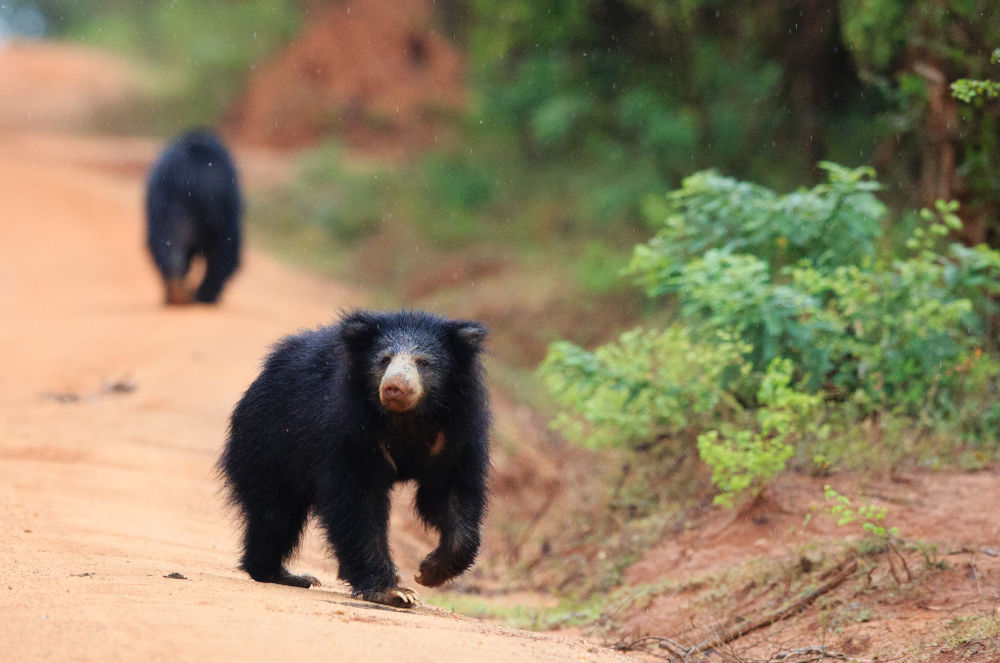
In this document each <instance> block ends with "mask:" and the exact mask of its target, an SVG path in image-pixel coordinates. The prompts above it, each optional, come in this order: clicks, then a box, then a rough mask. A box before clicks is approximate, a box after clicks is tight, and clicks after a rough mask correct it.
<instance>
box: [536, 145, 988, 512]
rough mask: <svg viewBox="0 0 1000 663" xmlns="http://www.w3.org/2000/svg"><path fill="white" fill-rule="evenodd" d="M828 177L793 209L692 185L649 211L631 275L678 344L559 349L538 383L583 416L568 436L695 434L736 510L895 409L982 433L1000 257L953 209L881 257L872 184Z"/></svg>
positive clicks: (724, 185)
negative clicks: (964, 233) (971, 234)
mask: <svg viewBox="0 0 1000 663" xmlns="http://www.w3.org/2000/svg"><path fill="white" fill-rule="evenodd" d="M825 168H826V170H827V172H828V173H829V178H830V181H829V182H828V183H826V184H822V185H819V186H817V187H814V188H813V189H810V190H802V191H798V192H795V193H793V194H788V195H785V196H780V195H778V194H775V193H774V192H773V191H770V190H768V189H766V188H764V187H760V186H756V185H750V184H746V183H742V182H737V181H734V180H731V179H728V178H723V177H720V176H718V175H717V174H715V173H713V172H706V173H699V174H697V175H694V176H691V177H689V178H687V179H686V180H685V182H684V185H683V186H682V187H681V189H679V190H678V191H675V192H672V193H670V194H668V195H667V196H666V197H665V198H664V199H663V200H661V201H658V202H656V203H651V204H648V205H647V208H646V209H647V210H648V211H649V212H650V213H652V214H655V217H654V220H655V221H656V222H657V228H658V231H657V233H656V235H655V237H654V238H653V239H652V240H650V241H649V242H647V243H645V244H642V245H639V246H638V247H636V250H635V254H634V257H633V260H632V263H631V265H630V266H629V269H628V273H629V274H631V275H632V276H633V277H634V278H635V279H636V281H637V282H638V283H639V284H641V285H642V286H644V288H645V290H646V292H647V294H648V295H649V296H650V297H652V298H654V299H664V298H669V299H670V300H671V301H672V302H673V303H672V304H671V307H672V308H673V310H674V311H675V312H676V313H675V317H676V320H675V322H674V323H673V324H672V325H671V326H670V327H668V329H669V330H670V333H671V336H670V338H671V339H673V341H672V344H670V345H668V346H663V345H658V344H656V343H652V342H645V343H637V342H636V339H639V338H644V339H655V338H659V337H658V334H657V332H654V331H646V332H643V331H639V330H635V331H633V332H630V335H629V336H626V337H623V338H622V339H620V340H619V342H618V343H613V344H610V345H607V346H604V347H602V348H598V349H597V350H595V351H594V352H592V353H590V352H587V351H585V350H581V349H579V348H575V347H574V346H571V345H568V344H565V343H560V344H556V345H554V346H553V347H552V349H551V351H550V353H549V356H548V358H547V359H546V361H545V363H544V364H543V366H542V375H543V376H544V377H545V379H546V381H547V383H548V385H549V387H550V389H552V390H553V391H554V393H556V395H557V397H559V398H560V402H561V403H562V404H563V405H564V406H567V407H568V408H569V409H570V410H571V411H575V412H572V413H568V412H564V413H563V414H562V415H560V417H559V418H558V419H557V420H556V424H557V426H559V427H560V428H562V429H563V430H566V431H572V435H571V437H573V438H574V439H577V440H580V441H582V442H583V443H585V444H587V443H591V444H599V445H609V444H610V445H614V444H615V443H616V442H617V443H618V444H619V445H620V446H625V445H626V444H627V445H630V446H633V447H635V446H636V445H637V443H638V441H639V440H641V439H642V438H643V436H645V438H646V439H647V440H649V439H659V440H665V441H666V440H670V441H671V442H672V443H682V442H683V440H684V439H689V438H690V435H689V433H690V431H692V430H693V431H695V432H696V433H697V448H698V451H699V453H700V455H701V458H702V460H703V461H705V462H706V463H707V464H708V465H709V466H711V467H712V469H713V482H714V483H715V484H716V486H717V487H718V488H719V489H720V490H721V491H722V492H721V494H720V496H719V501H721V502H724V503H728V504H732V503H733V501H734V499H735V496H737V495H740V494H743V493H746V492H748V491H749V494H751V495H752V494H755V493H756V492H758V491H759V490H760V489H761V488H762V486H763V485H764V484H765V483H766V481H767V480H768V479H769V478H770V477H772V476H773V475H774V474H776V473H777V472H780V471H781V470H782V469H783V468H784V466H785V463H786V462H787V461H788V460H789V459H790V458H791V457H792V456H793V454H796V453H799V452H802V451H805V450H808V449H810V448H811V449H820V448H824V447H827V446H828V445H829V444H830V443H831V442H830V440H831V437H833V436H835V435H836V434H837V433H838V432H839V433H841V434H842V433H843V432H844V431H845V430H846V428H844V427H845V426H850V422H851V420H852V418H854V419H856V418H857V417H862V418H864V417H868V416H870V415H872V414H875V413H879V412H891V413H894V414H897V415H899V416H902V417H905V418H907V420H908V421H910V422H911V424H912V425H914V426H932V425H933V426H950V427H952V429H962V430H965V431H966V432H967V434H968V433H969V432H971V429H972V428H975V426H971V427H970V426H968V424H969V423H970V420H971V419H973V418H974V417H975V415H972V413H971V412H970V411H969V410H968V409H967V408H966V407H965V406H964V405H963V402H964V401H965V400H966V399H967V398H969V397H970V396H971V393H972V392H973V391H978V390H982V389H984V388H985V389H987V390H989V389H994V388H995V386H991V385H987V384H984V383H983V382H982V380H983V378H984V374H983V373H982V372H979V373H978V374H975V375H974V372H973V371H972V370H971V369H972V368H973V367H974V366H976V365H977V364H979V363H980V362H981V361H983V360H982V356H983V348H984V347H991V346H992V344H993V342H994V340H995V339H994V338H992V337H991V336H990V334H991V333H995V332H991V331H990V330H991V329H992V323H991V319H992V318H993V317H994V314H995V312H996V311H995V307H994V304H993V301H994V297H995V296H996V294H997V292H998V290H997V289H998V287H1000V253H998V252H996V251H993V250H991V249H988V248H986V247H985V246H979V247H975V248H967V247H964V246H962V245H960V244H956V243H954V242H951V241H950V240H949V233H950V232H952V231H955V230H958V229H960V228H961V221H960V220H959V219H958V216H957V211H958V210H957V205H956V204H955V203H939V204H938V206H937V208H936V209H935V210H934V211H928V210H925V211H924V212H923V213H922V214H921V215H919V221H920V225H918V226H917V227H916V228H915V229H914V230H913V232H912V236H911V237H910V238H909V240H908V241H907V242H906V249H905V250H904V251H903V253H902V255H900V256H894V255H892V254H889V253H887V252H885V251H884V250H880V249H882V240H883V232H882V227H883V226H882V224H883V223H884V221H885V218H884V217H885V214H886V210H885V207H884V206H883V205H882V204H881V203H880V202H878V200H877V199H875V198H874V191H876V190H877V188H878V185H877V183H876V182H874V181H872V180H871V179H870V177H871V173H870V172H869V171H867V170H866V169H859V170H850V169H844V168H842V167H839V166H836V165H833V164H827V165H825ZM826 233H830V234H829V235H827V234H826ZM827 237H830V243H832V244H833V245H834V246H836V247H837V250H831V249H830V248H829V246H828V242H827ZM845 238H846V239H845ZM682 330H683V331H682ZM677 339H700V340H701V343H699V344H692V345H690V346H687V345H682V346H677V345H674V344H675V343H676V341H677ZM720 341H723V342H724V345H720V344H719V342H720ZM720 349H721V350H723V352H722V354H721V356H720V355H719V354H718V352H719V350H720ZM668 350H669V351H668ZM678 350H680V353H679V354H680V355H681V356H678ZM690 353H699V354H700V355H701V356H696V357H692V356H690ZM675 363H677V364H679V365H680V366H681V369H680V371H679V374H680V376H685V375H690V372H691V369H692V367H698V366H699V365H701V366H702V369H701V370H703V371H704V374H703V379H702V381H699V382H698V383H697V384H698V390H696V391H692V392H689V393H685V392H684V391H683V390H684V389H687V388H689V387H690V386H692V385H691V383H690V382H688V381H687V380H686V379H685V378H684V377H678V376H677V375H675V374H674V365H675ZM989 363H990V356H989V355H988V356H987V364H989ZM984 365H985V364H984ZM651 367H655V376H656V378H655V380H650V379H649V378H650V376H652V375H653V374H654V373H652V372H651ZM709 369H713V370H709ZM980 370H984V369H980ZM991 384H992V383H991ZM980 393H981V392H980ZM664 394H669V401H664V400H663V399H662V395H664ZM706 413H708V414H709V416H705V415H706ZM581 420H582V421H585V422H586V425H580V422H581ZM831 422H836V423H837V425H838V426H840V427H841V428H840V429H839V431H838V430H834V429H832V427H831V426H832V423H831ZM619 431H623V432H624V434H623V435H622V436H621V437H618V436H617V434H618V432H619ZM993 437H994V436H993V435H992V434H989V433H988V434H987V438H989V439H992V438H993ZM803 455H807V456H808V455H809V454H808V453H806V454H803Z"/></svg>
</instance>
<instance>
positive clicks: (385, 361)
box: [378, 355, 392, 368]
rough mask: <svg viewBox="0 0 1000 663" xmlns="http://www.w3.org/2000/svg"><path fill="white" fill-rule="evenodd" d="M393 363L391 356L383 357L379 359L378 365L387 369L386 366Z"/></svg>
mask: <svg viewBox="0 0 1000 663" xmlns="http://www.w3.org/2000/svg"><path fill="white" fill-rule="evenodd" d="M391 361H392V357H391V356H390V355H382V356H381V357H379V359H378V365H379V366H381V367H382V368H385V367H386V366H388V365H389V362H391Z"/></svg>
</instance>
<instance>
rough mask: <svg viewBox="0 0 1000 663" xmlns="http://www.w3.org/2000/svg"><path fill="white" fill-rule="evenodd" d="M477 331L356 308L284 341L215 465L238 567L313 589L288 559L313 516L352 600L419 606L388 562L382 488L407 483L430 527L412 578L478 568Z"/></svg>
mask: <svg viewBox="0 0 1000 663" xmlns="http://www.w3.org/2000/svg"><path fill="white" fill-rule="evenodd" d="M486 334H487V330H486V328H485V327H483V326H482V325H481V324H479V323H477V322H472V321H468V320H449V319H446V318H442V317H438V316H434V315H431V314H428V313H424V312H419V311H400V312H371V311H356V312H353V313H350V314H347V315H345V316H344V317H343V318H342V319H341V320H340V322H339V323H338V324H335V325H331V326H327V327H322V328H319V329H316V330H313V331H307V332H304V333H299V334H296V335H293V336H289V337H287V338H285V339H283V340H282V341H280V342H279V343H278V344H277V345H276V346H275V348H274V350H273V352H272V353H271V354H270V356H269V357H268V358H267V360H266V361H265V364H264V368H263V370H262V372H261V374H260V375H259V376H258V377H257V379H256V380H255V381H254V382H253V383H252V384H251V385H250V387H249V388H248V389H247V391H246V393H245V394H244V395H243V398H242V399H241V400H240V401H239V403H238V404H237V405H236V407H235V409H234V411H233V414H232V419H231V422H230V427H229V437H228V440H227V442H226V446H225V450H224V451H223V453H222V457H221V458H220V460H219V468H220V470H221V474H222V477H223V479H224V481H225V482H226V484H227V485H228V488H229V490H230V495H231V502H232V503H233V504H234V505H235V506H236V507H237V508H238V510H239V511H240V513H241V516H242V521H243V528H244V529H243V557H242V561H241V565H240V566H241V568H242V569H243V570H244V571H246V572H247V573H249V574H250V577H251V578H253V579H254V580H257V581H260V582H274V583H281V584H285V585H293V586H296V587H310V586H312V585H318V584H319V581H318V580H316V578H314V577H312V576H308V575H293V574H291V573H290V572H289V571H288V569H286V568H285V562H286V561H287V560H288V558H289V557H290V556H291V554H292V552H293V551H294V550H295V548H296V546H297V545H298V542H299V538H300V536H301V534H302V530H303V527H304V526H305V524H306V521H307V519H308V517H309V515H310V514H315V516H316V517H317V518H318V520H319V523H320V524H321V526H322V528H323V529H324V531H325V534H326V538H327V540H328V541H329V544H330V547H331V548H332V550H333V553H334V554H335V556H336V558H337V561H338V565H339V576H340V578H341V579H342V580H345V581H346V582H347V583H348V584H350V586H351V589H352V595H353V596H357V597H361V598H362V599H364V600H366V601H373V602H375V603H383V604H386V605H392V606H396V607H412V606H414V605H416V604H417V603H419V597H418V595H417V593H416V592H415V591H414V590H412V589H410V588H408V587H401V586H400V584H399V583H400V581H401V577H400V575H399V572H398V571H397V569H396V567H395V565H394V564H393V562H392V558H391V557H390V554H389V541H388V519H389V501H390V500H389V492H390V489H391V488H392V486H393V484H395V483H397V482H400V481H409V480H414V481H415V482H416V483H417V485H418V487H417V493H416V510H417V514H418V515H419V516H420V518H421V519H422V520H423V522H424V523H425V524H426V525H428V526H429V527H432V528H434V529H435V530H437V531H438V532H439V533H440V542H439V543H438V546H437V548H436V549H435V550H434V551H433V552H431V553H430V554H429V555H427V557H426V558H425V559H424V560H423V562H421V564H420V572H419V574H418V575H417V577H416V580H417V582H418V583H420V584H421V585H425V586H428V587H436V586H438V585H441V584H442V583H444V582H445V581H447V580H449V579H451V578H453V577H455V576H457V575H459V574H460V573H462V572H463V571H465V570H466V569H468V568H469V566H471V565H472V563H473V562H474V561H475V558H476V554H477V552H478V550H479V542H480V526H481V524H482V521H483V516H484V514H485V510H486V501H487V487H486V480H487V475H488V473H489V427H490V409H489V402H488V395H487V391H486V387H485V384H484V382H483V368H482V365H481V363H480V358H479V355H480V352H481V350H482V346H483V342H484V340H485V338H486Z"/></svg>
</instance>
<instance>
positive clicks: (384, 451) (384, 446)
mask: <svg viewBox="0 0 1000 663" xmlns="http://www.w3.org/2000/svg"><path fill="white" fill-rule="evenodd" d="M378 448H379V449H381V450H382V455H383V456H385V459H386V460H387V461H389V464H390V465H392V471H393V472H398V471H399V468H398V467H396V461H394V460H393V459H392V456H391V455H390V454H389V446H388V445H387V444H386V443H385V442H379V445H378Z"/></svg>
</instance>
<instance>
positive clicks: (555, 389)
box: [540, 326, 746, 448]
mask: <svg viewBox="0 0 1000 663" xmlns="http://www.w3.org/2000/svg"><path fill="white" fill-rule="evenodd" d="M745 350H746V348H745V347H744V346H742V345H741V344H739V343H736V342H734V341H732V340H731V339H727V338H725V337H720V338H719V339H717V340H716V341H715V342H714V343H711V344H701V343H697V342H695V341H693V340H692V339H691V338H690V336H689V335H688V334H687V332H686V331H685V330H684V329H683V328H681V327H678V326H673V327H668V328H666V329H664V330H662V331H656V330H650V331H647V330H642V329H633V330H631V331H628V332H625V333H624V334H622V335H621V337H620V338H619V339H618V342H617V343H613V344H609V345H606V346H604V347H601V348H598V349H597V350H596V351H594V352H589V351H587V350H584V349H582V348H580V347H578V346H575V345H573V344H572V343H568V342H566V341H560V342H557V343H554V344H553V345H552V346H551V347H550V349H549V353H548V356H546V358H545V361H544V362H543V363H542V366H541V369H540V370H541V374H542V376H543V379H544V381H545V384H546V386H547V387H548V388H549V390H550V391H551V392H552V393H553V394H554V395H555V397H556V399H557V400H558V401H559V403H560V404H562V405H564V406H566V407H569V408H572V409H573V410H576V411H578V412H579V413H580V415H581V417H580V418H579V419H577V418H574V417H572V416H569V415H568V414H565V413H564V414H563V415H560V416H559V417H557V418H556V420H555V421H554V422H553V425H554V426H555V427H556V428H559V429H561V430H562V431H563V433H564V434H565V435H566V436H567V437H568V438H570V439H572V440H574V441H576V442H578V443H580V444H582V445H584V446H589V447H595V448H600V447H627V446H630V445H635V444H638V443H640V442H645V441H648V440H649V439H653V438H656V437H657V436H659V435H664V434H667V433H669V432H670V431H676V430H678V429H680V428H683V427H685V426H689V425H695V426H697V425H698V424H699V423H701V424H702V425H705V424H707V423H708V422H710V421H712V420H713V419H714V418H715V417H716V416H717V413H718V411H719V410H721V409H725V408H727V407H730V406H731V404H730V403H729V402H727V400H726V394H725V391H724V390H723V389H722V385H723V383H724V380H723V378H722V376H723V374H725V373H727V372H729V373H732V372H739V370H740V368H741V366H742V364H741V361H740V358H739V357H740V354H741V353H742V352H744V351H745Z"/></svg>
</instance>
